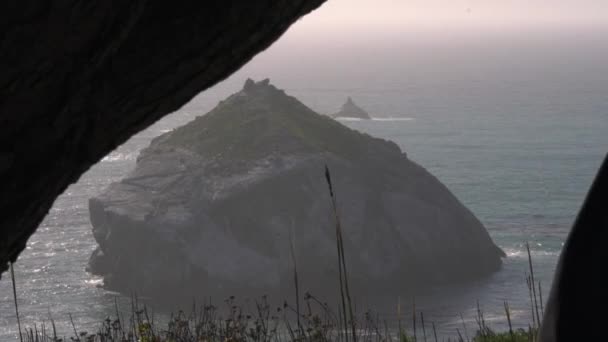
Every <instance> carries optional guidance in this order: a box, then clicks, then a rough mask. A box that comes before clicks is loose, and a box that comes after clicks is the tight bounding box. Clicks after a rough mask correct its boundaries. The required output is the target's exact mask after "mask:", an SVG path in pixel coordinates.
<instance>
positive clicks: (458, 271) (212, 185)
mask: <svg viewBox="0 0 608 342" xmlns="http://www.w3.org/2000/svg"><path fill="white" fill-rule="evenodd" d="M325 165H328V166H329V168H330V170H331V172H332V176H333V180H334V190H335V191H336V193H337V199H338V206H339V212H340V215H341V218H342V223H343V231H344V240H345V249H346V256H347V262H348V265H349V270H351V272H350V280H351V281H352V284H353V285H352V286H353V287H354V288H355V289H356V290H359V291H368V290H375V291H401V290H404V289H405V288H407V287H409V286H415V285H428V284H437V283H446V282H452V281H460V280H469V279H473V278H477V277H479V276H482V275H486V274H488V273H490V272H492V271H495V270H497V269H498V268H499V267H500V265H501V257H502V256H503V255H504V254H503V252H502V251H501V250H500V249H499V248H498V247H496V245H495V244H494V243H493V242H492V240H491V239H490V237H489V235H488V233H487V232H486V230H485V229H484V227H483V226H482V224H481V223H480V222H479V221H478V220H477V219H476V218H475V217H474V216H473V214H472V213H471V212H470V211H469V210H467V208H465V207H464V206H463V205H462V204H461V203H460V202H459V201H458V200H457V199H456V198H455V197H454V196H453V195H452V194H451V193H450V191H449V190H448V189H447V188H446V187H445V186H443V185H442V184H441V183H440V182H439V181H438V180H437V179H436V178H435V177H433V176H432V175H431V174H430V173H428V172H427V171H426V170H425V169H424V168H422V167H420V166H419V165H417V164H416V163H414V162H412V161H411V160H409V159H408V158H407V157H406V156H405V154H404V153H402V152H401V150H400V149H399V147H398V146H397V145H396V144H394V143H392V142H389V141H385V140H382V139H377V138H373V137H371V136H369V135H366V134H363V133H359V132H357V131H354V130H351V129H349V128H347V127H346V126H344V125H342V124H340V123H339V122H337V121H335V120H332V119H331V118H329V117H327V116H324V115H320V114H317V113H315V112H313V111H312V110H310V109H309V108H307V107H306V106H305V105H303V104H302V103H301V102H299V101H298V100H297V99H295V98H293V97H290V96H287V95H286V94H285V93H284V92H283V91H282V90H279V89H277V88H275V87H274V86H272V85H270V84H269V83H268V80H265V81H262V82H258V83H255V82H253V81H251V80H248V81H247V82H246V83H245V86H244V88H243V90H241V91H240V92H238V93H236V94H234V95H232V96H230V97H229V98H228V99H226V100H224V101H222V102H220V104H219V105H218V106H217V107H216V108H215V109H213V110H212V111H211V112H209V113H208V114H206V115H204V116H201V117H199V118H197V119H196V120H194V121H193V122H191V123H189V124H187V125H185V126H183V127H180V128H178V129H175V130H174V131H172V132H168V133H166V134H164V135H162V136H160V137H158V138H156V139H154V141H153V142H152V143H151V144H150V146H149V147H147V148H146V149H144V150H143V151H142V152H141V155H140V156H139V157H138V161H137V166H136V168H135V170H134V171H133V172H132V173H131V174H130V175H129V176H128V177H126V178H125V179H123V180H122V181H120V182H118V183H114V184H112V185H110V187H109V188H108V189H107V190H106V191H105V192H104V193H102V194H101V195H100V196H98V197H96V198H92V199H91V200H90V206H89V209H90V215H91V223H92V225H93V234H94V236H95V239H96V240H97V241H98V243H99V249H98V250H97V251H96V252H95V253H94V254H93V256H92V258H91V262H90V266H91V270H92V271H93V272H95V273H97V274H101V275H103V276H104V277H105V284H106V286H107V287H109V288H111V289H116V290H119V291H125V292H128V291H137V293H138V294H143V295H149V296H152V297H156V298H159V297H163V294H165V293H167V291H177V292H178V293H181V294H187V295H188V296H189V295H191V294H195V293H198V294H203V295H208V294H210V293H220V294H224V295H230V294H241V293H243V291H245V292H246V293H249V292H247V291H251V292H252V294H253V293H257V294H264V293H277V292H279V293H281V292H282V291H286V292H288V291H291V290H292V286H293V273H292V272H293V266H292V263H291V261H290V257H289V255H290V254H289V245H290V244H291V243H292V242H293V243H294V245H295V253H296V255H297V263H298V272H299V279H300V281H301V289H302V291H306V290H311V291H313V293H316V294H318V293H327V292H328V291H329V293H330V294H335V288H336V287H334V285H333V284H334V283H335V282H336V281H337V275H336V274H337V265H336V262H335V261H336V260H337V257H336V249H335V228H334V227H335V226H334V223H333V218H332V214H331V209H330V200H329V196H328V189H327V185H326V183H325V178H324V166H325ZM256 291H258V292H256ZM365 293H369V292H365Z"/></svg>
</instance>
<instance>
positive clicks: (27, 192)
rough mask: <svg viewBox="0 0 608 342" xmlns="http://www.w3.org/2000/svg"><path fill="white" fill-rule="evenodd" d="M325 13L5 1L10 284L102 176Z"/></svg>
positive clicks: (0, 257) (243, 5)
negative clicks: (58, 214) (158, 125)
mask: <svg viewBox="0 0 608 342" xmlns="http://www.w3.org/2000/svg"><path fill="white" fill-rule="evenodd" d="M323 2H324V0H256V1H249V0H208V1H198V0H196V1H195V0H183V1H178V2H164V1H146V0H134V1H119V0H103V1H95V0H93V1H81V0H61V1H52V2H49V1H34V0H24V1H9V2H2V3H1V4H0V32H1V34H0V35H1V37H0V179H2V181H0V274H1V273H2V272H3V271H5V270H6V269H7V263H8V262H9V261H15V260H16V259H17V256H18V255H19V253H20V252H21V251H22V250H23V249H24V247H25V243H26V241H27V239H28V238H29V236H30V235H31V234H32V233H33V232H34V231H35V229H36V227H37V226H38V224H39V223H40V221H41V220H42V219H43V218H44V216H45V215H46V213H47V212H48V210H49V208H50V207H51V205H52V203H53V201H54V200H55V198H56V197H57V196H58V195H59V194H61V193H62V192H63V191H64V190H65V189H66V187H67V186H68V185H69V184H71V183H73V182H75V181H76V180H77V179H78V177H80V175H81V174H82V173H84V172H85V171H86V170H87V169H88V168H89V167H90V166H91V165H93V164H94V163H96V162H97V161H99V160H100V159H101V158H102V157H103V156H104V155H106V154H107V153H109V152H110V151H112V150H113V149H114V148H116V147H117V146H118V145H120V144H121V143H123V142H125V141H126V140H127V139H128V138H129V137H130V136H131V135H133V134H135V133H137V132H138V131H140V130H142V129H144V128H146V127H147V126H149V125H151V124H152V123H154V122H155V121H156V120H158V119H159V118H161V117H162V116H164V115H165V114H167V113H170V112H172V111H174V110H176V109H178V108H179V107H180V106H182V105H183V104H184V103H186V102H187V101H189V100H190V99H191V98H192V97H194V96H195V95H196V94H198V93H199V92H200V91H202V90H204V89H206V88H208V87H210V86H212V85H213V84H215V83H217V82H218V81H220V80H222V79H224V78H226V77H227V76H228V75H230V74H231V73H232V72H234V71H235V70H237V69H238V68H239V67H241V66H242V65H243V64H244V63H246V62H247V61H249V60H250V59H251V58H252V57H253V56H254V55H255V54H256V53H258V52H259V51H261V50H263V49H265V48H266V47H268V46H269V45H270V44H271V43H272V42H273V41H274V40H276V39H277V38H278V37H279V36H280V35H281V34H282V33H283V32H284V31H285V30H286V29H287V28H288V27H289V26H290V25H291V24H292V23H293V22H294V21H295V20H296V19H298V18H299V17H301V16H302V15H304V14H306V13H308V12H310V11H311V10H313V9H315V8H316V7H318V6H319V5H320V4H321V3H323Z"/></svg>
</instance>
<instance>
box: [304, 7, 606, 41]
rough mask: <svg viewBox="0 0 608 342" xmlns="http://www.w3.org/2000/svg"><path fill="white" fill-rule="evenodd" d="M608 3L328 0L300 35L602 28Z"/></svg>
mask: <svg viewBox="0 0 608 342" xmlns="http://www.w3.org/2000/svg"><path fill="white" fill-rule="evenodd" d="M606 27H608V0H328V1H327V2H326V3H325V4H324V5H322V6H321V8H319V9H318V10H316V11H315V12H313V13H311V14H309V15H308V16H306V17H305V18H303V19H302V20H300V22H299V23H297V24H296V25H295V26H294V27H293V28H292V31H295V33H294V34H304V35H310V34H315V33H316V34H319V33H323V34H328V33H330V34H331V33H340V32H349V33H351V34H354V33H357V32H368V33H369V32H374V33H383V32H385V33H386V32H388V33H390V32H393V33H394V32H398V33H399V32H408V31H410V32H416V31H425V30H426V31H428V30H431V31H442V30H471V29H473V30H489V31H531V30H543V31H552V30H581V29H582V30H600V29H604V28H606Z"/></svg>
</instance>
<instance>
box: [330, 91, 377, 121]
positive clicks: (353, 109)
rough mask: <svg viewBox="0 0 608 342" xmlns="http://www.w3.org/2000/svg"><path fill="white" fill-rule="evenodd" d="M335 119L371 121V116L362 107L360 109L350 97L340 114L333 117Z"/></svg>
mask: <svg viewBox="0 0 608 342" xmlns="http://www.w3.org/2000/svg"><path fill="white" fill-rule="evenodd" d="M332 117H333V118H357V119H371V117H370V116H369V114H368V113H367V112H366V111H365V110H364V109H363V108H361V107H359V106H358V105H357V104H355V102H354V101H353V99H352V98H351V97H350V96H349V97H348V98H347V99H346V102H345V103H344V104H343V105H342V108H341V109H340V111H339V112H337V113H336V114H334V115H332Z"/></svg>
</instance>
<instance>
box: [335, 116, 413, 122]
mask: <svg viewBox="0 0 608 342" xmlns="http://www.w3.org/2000/svg"><path fill="white" fill-rule="evenodd" d="M336 120H340V121H382V122H387V121H388V122H390V121H414V120H415V119H414V118H395V117H386V118H371V119H369V120H368V119H360V118H347V117H337V118H336Z"/></svg>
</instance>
